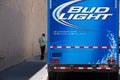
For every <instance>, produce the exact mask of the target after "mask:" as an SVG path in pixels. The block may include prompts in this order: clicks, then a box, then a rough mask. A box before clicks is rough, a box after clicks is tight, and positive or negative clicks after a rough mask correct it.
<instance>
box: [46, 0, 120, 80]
mask: <svg viewBox="0 0 120 80" xmlns="http://www.w3.org/2000/svg"><path fill="white" fill-rule="evenodd" d="M118 6H119V0H48V79H49V80H118V71H119V70H118V69H119V66H118V65H119V59H118V57H119V56H118V46H119V45H118V37H119V35H118V32H119V28H118V27H119V9H118V8H119V7H118Z"/></svg>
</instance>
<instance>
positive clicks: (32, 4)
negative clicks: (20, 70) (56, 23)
mask: <svg viewBox="0 0 120 80" xmlns="http://www.w3.org/2000/svg"><path fill="white" fill-rule="evenodd" d="M46 1H47V0H0V57H2V59H1V58H0V70H3V69H6V68H8V67H10V66H13V65H15V64H18V63H20V62H22V61H24V60H25V59H27V58H30V57H32V56H35V55H39V54H40V49H39V43H38V39H39V36H40V35H41V34H42V33H43V32H45V33H46V32H47V16H46V11H47V8H46V7H47V2H46Z"/></svg>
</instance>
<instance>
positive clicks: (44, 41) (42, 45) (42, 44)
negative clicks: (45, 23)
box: [39, 33, 47, 60]
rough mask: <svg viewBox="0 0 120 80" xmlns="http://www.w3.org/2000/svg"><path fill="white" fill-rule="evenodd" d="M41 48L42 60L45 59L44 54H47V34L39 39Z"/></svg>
mask: <svg viewBox="0 0 120 80" xmlns="http://www.w3.org/2000/svg"><path fill="white" fill-rule="evenodd" d="M39 43H40V48H41V58H40V59H41V60H43V59H44V53H45V46H46V43H47V41H46V38H45V34H44V33H43V34H42V36H41V37H40V38H39Z"/></svg>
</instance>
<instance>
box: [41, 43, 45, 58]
mask: <svg viewBox="0 0 120 80" xmlns="http://www.w3.org/2000/svg"><path fill="white" fill-rule="evenodd" d="M44 53H45V45H44V46H41V60H42V59H44Z"/></svg>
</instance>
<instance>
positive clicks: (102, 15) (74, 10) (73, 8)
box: [52, 0, 113, 30]
mask: <svg viewBox="0 0 120 80" xmlns="http://www.w3.org/2000/svg"><path fill="white" fill-rule="evenodd" d="M79 2H82V0H73V1H70V2H66V3H64V4H62V5H60V6H58V7H56V8H55V9H54V10H53V13H52V16H53V18H54V19H55V20H56V21H57V22H59V23H60V24H63V25H65V26H68V27H72V28H76V29H80V30H81V29H84V28H81V27H79V26H77V25H74V24H73V23H70V21H71V20H72V21H73V20H75V21H83V20H103V21H104V20H106V19H107V18H109V17H111V16H112V15H113V14H112V13H110V8H109V7H87V6H84V7H83V6H81V5H74V4H76V3H79Z"/></svg>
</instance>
